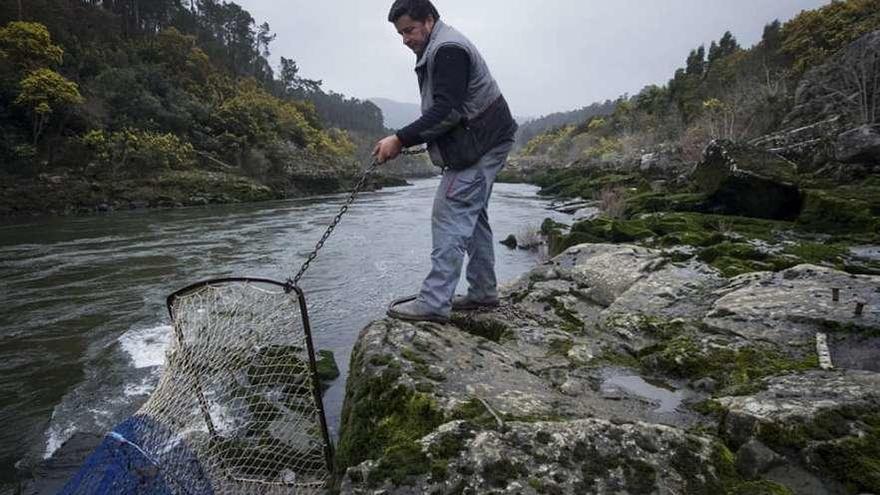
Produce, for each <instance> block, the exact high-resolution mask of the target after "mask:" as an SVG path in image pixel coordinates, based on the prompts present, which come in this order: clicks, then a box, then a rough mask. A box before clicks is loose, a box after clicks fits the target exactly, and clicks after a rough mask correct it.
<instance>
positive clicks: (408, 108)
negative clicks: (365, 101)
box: [369, 98, 422, 129]
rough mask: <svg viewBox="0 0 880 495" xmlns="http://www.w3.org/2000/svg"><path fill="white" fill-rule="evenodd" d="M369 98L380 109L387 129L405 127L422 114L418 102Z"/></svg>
mask: <svg viewBox="0 0 880 495" xmlns="http://www.w3.org/2000/svg"><path fill="white" fill-rule="evenodd" d="M369 100H370V101H371V102H373V103H374V104H375V105H376V106H377V107H379V108H381V109H382V115H384V117H385V127H387V128H389V129H400V128H402V127H405V126H406V125H407V124H410V123H411V122H413V121H414V120H416V119H417V118H419V117H420V116H421V115H422V109H421V107H420V106H419V104H418V103H403V102H400V101H394V100H389V99H388V98H370V99H369Z"/></svg>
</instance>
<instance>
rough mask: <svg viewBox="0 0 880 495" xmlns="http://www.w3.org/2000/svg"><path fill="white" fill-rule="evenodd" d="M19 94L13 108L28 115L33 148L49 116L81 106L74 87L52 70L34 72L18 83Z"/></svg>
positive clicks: (77, 91) (76, 88) (77, 92)
mask: <svg viewBox="0 0 880 495" xmlns="http://www.w3.org/2000/svg"><path fill="white" fill-rule="evenodd" d="M20 86H21V92H20V93H19V94H18V97H17V98H16V99H15V104H16V105H18V106H21V107H24V108H25V109H27V110H28V111H29V112H30V113H31V118H32V120H33V138H34V146H36V145H37V142H38V141H39V139H40V135H42V133H43V130H45V128H46V124H47V123H48V122H49V117H50V116H51V115H52V113H54V112H56V111H59V110H62V109H64V108H65V107H69V106H73V105H78V104H80V103H82V101H83V98H82V96H81V95H80V94H79V88H78V86H77V85H76V83H74V82H71V81H68V80H67V79H65V78H64V77H63V76H62V75H61V74H59V73H57V72H55V71H54V70H52V69H47V68H43V69H37V70H35V71H33V72H31V73H30V74H28V75H27V76H26V77H25V78H24V79H22V80H21V84H20Z"/></svg>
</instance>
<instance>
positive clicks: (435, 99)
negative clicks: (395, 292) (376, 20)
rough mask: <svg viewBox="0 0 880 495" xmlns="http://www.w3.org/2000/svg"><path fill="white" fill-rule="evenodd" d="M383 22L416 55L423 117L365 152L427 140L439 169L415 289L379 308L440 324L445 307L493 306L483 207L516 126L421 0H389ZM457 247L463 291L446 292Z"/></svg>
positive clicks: (490, 82) (461, 42) (381, 155)
mask: <svg viewBox="0 0 880 495" xmlns="http://www.w3.org/2000/svg"><path fill="white" fill-rule="evenodd" d="M388 20H389V22H391V23H393V24H394V27H395V29H396V30H397V32H398V33H399V34H400V36H401V37H402V38H403V43H404V44H405V45H406V46H407V47H409V48H410V49H411V50H412V51H413V52H415V54H416V57H417V58H416V67H415V70H416V75H417V76H418V81H419V88H420V90H421V95H422V117H421V118H420V119H418V120H417V121H415V122H413V123H412V124H410V125H408V126H406V127H404V128H403V129H401V130H400V131H398V132H397V133H396V134H394V135H392V136H388V137H386V138H384V139H382V140H381V141H379V143H378V144H376V147H375V150H374V151H373V154H374V156H375V157H376V159H377V160H378V161H379V162H380V163H384V162H385V161H387V160H391V159H393V158H395V157H396V156H397V155H398V154H399V153H400V150H401V149H402V148H403V147H410V146H415V145H418V144H422V143H427V145H428V152H429V154H430V156H431V160H432V161H433V162H434V164H435V165H437V166H439V167H441V168H442V169H443V178H442V180H441V182H440V186H439V187H438V189H437V193H436V196H435V198H434V209H433V212H432V216H431V234H432V242H433V250H432V252H431V265H432V267H431V271H430V273H429V274H428V276H427V278H425V281H424V282H423V284H422V287H421V291H420V292H419V295H418V297H417V298H416V299H415V300H413V301H410V302H406V303H403V304H398V305H396V306H394V307H393V308H391V309H389V311H388V315H389V316H391V317H394V318H399V319H403V320H408V321H434V322H440V323H445V322H446V321H448V318H449V313H450V311H451V310H452V309H461V310H466V309H477V308H480V307H484V306H486V307H491V306H497V305H498V291H497V286H496V280H495V255H494V245H493V244H494V242H493V240H492V229H491V228H490V227H489V216H488V213H487V207H488V204H489V196H490V195H491V194H492V185H493V183H494V182H495V176H496V174H497V173H498V171H499V170H501V168H502V167H503V166H504V164H505V161H506V160H507V155H508V153H510V149H511V148H512V146H513V139H514V133H515V132H516V128H517V125H516V122H515V121H514V120H513V117H512V116H511V114H510V109H509V108H508V106H507V102H506V101H505V100H504V97H503V96H502V94H501V91H500V90H499V89H498V84H497V83H496V82H495V80H494V79H493V77H492V75H491V73H490V72H489V68H488V67H487V65H486V62H485V61H484V60H483V57H482V56H481V55H480V52H479V51H478V50H477V48H476V47H475V46H474V45H473V43H471V42H470V41H469V40H468V39H467V38H465V37H464V36H463V35H462V34H461V33H459V32H458V31H456V30H455V29H453V28H452V27H451V26H449V25H447V24H445V23H444V22H443V21H441V20H440V14H439V13H438V12H437V9H436V8H435V7H434V5H433V4H432V3H431V2H430V1H429V0H396V1H395V2H394V4H393V5H392V6H391V12H390V13H389V15H388ZM465 252H467V254H468V257H469V261H468V266H467V281H468V284H469V288H468V293H467V295H466V296H458V297H456V298H455V299H454V300H453V295H454V293H455V288H456V285H458V280H459V277H460V275H461V267H462V263H463V260H464V254H465Z"/></svg>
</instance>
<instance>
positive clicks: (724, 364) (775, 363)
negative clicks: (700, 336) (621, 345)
mask: <svg viewBox="0 0 880 495" xmlns="http://www.w3.org/2000/svg"><path fill="white" fill-rule="evenodd" d="M639 363H640V365H641V367H642V368H643V369H644V370H646V371H648V372H653V373H660V374H663V375H667V376H673V377H679V378H686V379H689V380H697V379H700V378H706V377H709V378H712V379H714V380H716V382H718V384H719V386H720V387H721V388H725V387H728V388H730V392H731V393H736V394H740V393H745V392H748V391H753V390H755V388H756V387H759V380H761V379H763V378H765V377H768V376H774V375H778V374H782V373H790V372H796V371H804V370H809V369H815V368H817V367H818V366H819V362H818V358H817V357H816V356H815V355H813V354H810V355H807V356H805V357H797V356H788V355H786V354H784V353H782V352H780V351H779V350H776V349H774V348H771V347H769V346H757V345H755V346H750V347H744V348H741V349H735V348H728V347H713V346H706V345H703V344H701V343H700V342H698V341H697V340H696V338H694V337H693V336H691V335H679V336H677V337H674V338H672V339H668V340H665V341H663V342H661V343H659V344H657V345H655V346H651V347H648V348H646V349H644V350H642V352H641V353H640V354H639Z"/></svg>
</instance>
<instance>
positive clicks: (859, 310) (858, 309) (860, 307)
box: [856, 300, 865, 316]
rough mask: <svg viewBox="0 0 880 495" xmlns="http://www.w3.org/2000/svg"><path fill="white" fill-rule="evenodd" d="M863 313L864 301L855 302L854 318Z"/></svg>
mask: <svg viewBox="0 0 880 495" xmlns="http://www.w3.org/2000/svg"><path fill="white" fill-rule="evenodd" d="M864 312H865V301H861V300H857V301H856V316H862V314H864Z"/></svg>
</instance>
